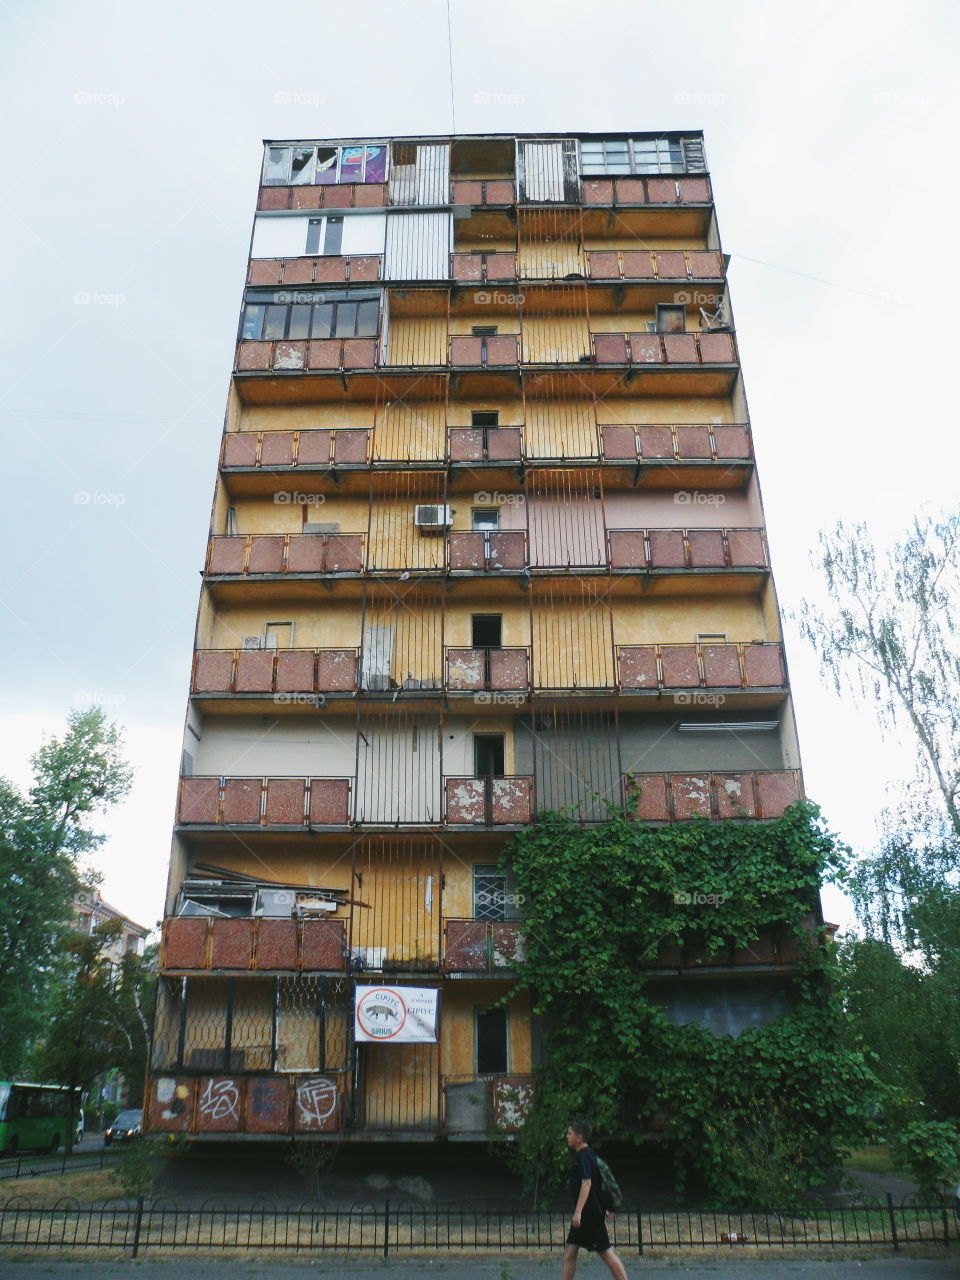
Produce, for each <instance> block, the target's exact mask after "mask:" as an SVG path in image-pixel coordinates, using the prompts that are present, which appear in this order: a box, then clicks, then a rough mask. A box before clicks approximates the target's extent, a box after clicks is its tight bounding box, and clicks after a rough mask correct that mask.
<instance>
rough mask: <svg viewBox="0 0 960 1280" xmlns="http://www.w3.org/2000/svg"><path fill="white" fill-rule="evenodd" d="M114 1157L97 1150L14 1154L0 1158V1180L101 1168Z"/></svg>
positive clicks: (111, 1152) (103, 1150)
mask: <svg viewBox="0 0 960 1280" xmlns="http://www.w3.org/2000/svg"><path fill="white" fill-rule="evenodd" d="M114 1159H116V1153H115V1152H113V1151H107V1150H106V1149H104V1148H101V1149H100V1150H99V1151H79V1152H78V1151H77V1149H76V1148H74V1151H73V1154H72V1155H69V1156H68V1155H67V1154H66V1152H64V1153H63V1154H62V1155H58V1156H45V1155H26V1154H25V1155H16V1156H7V1157H4V1158H3V1159H0V1182H3V1181H5V1180H6V1179H9V1178H33V1177H36V1176H38V1175H40V1174H44V1173H67V1172H69V1173H79V1172H80V1171H81V1170H82V1169H103V1168H105V1167H106V1166H107V1165H109V1164H110V1162H111V1161H112V1160H114Z"/></svg>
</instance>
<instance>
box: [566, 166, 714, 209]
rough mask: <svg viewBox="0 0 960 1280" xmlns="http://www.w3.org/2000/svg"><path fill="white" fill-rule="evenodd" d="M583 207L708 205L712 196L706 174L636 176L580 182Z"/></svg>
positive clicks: (589, 179)
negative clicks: (595, 205) (599, 205)
mask: <svg viewBox="0 0 960 1280" xmlns="http://www.w3.org/2000/svg"><path fill="white" fill-rule="evenodd" d="M581 200H582V202H583V203H584V204H587V205H590V204H601V205H647V204H681V205H682V204H711V203H712V202H713V192H712V190H711V187H710V179H709V177H708V176H707V175H706V174H698V175H696V176H693V175H686V174H677V175H676V176H675V177H674V176H667V175H663V174H642V175H641V174H638V175H636V176H634V177H629V178H628V177H623V178H600V177H597V178H593V177H591V178H583V179H582V180H581Z"/></svg>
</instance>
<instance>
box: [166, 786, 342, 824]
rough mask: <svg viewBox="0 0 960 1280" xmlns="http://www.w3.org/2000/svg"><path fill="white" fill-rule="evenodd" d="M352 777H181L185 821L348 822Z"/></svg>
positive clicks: (180, 802)
mask: <svg viewBox="0 0 960 1280" xmlns="http://www.w3.org/2000/svg"><path fill="white" fill-rule="evenodd" d="M352 786H353V779H352V778H343V777H340V778H226V777H219V778H213V777H204V776H201V777H184V778H181V779H180V794H179V797H178V802H177V821H178V823H180V824H181V825H185V826H186V825H204V826H206V825H215V826H233V825H236V826H254V827H274V826H279V827H313V826H345V825H346V824H347V823H349V821H350V816H351V814H350V797H351V790H352Z"/></svg>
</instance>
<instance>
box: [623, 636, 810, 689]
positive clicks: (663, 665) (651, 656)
mask: <svg viewBox="0 0 960 1280" xmlns="http://www.w3.org/2000/svg"><path fill="white" fill-rule="evenodd" d="M617 673H618V674H617V683H618V687H619V689H620V690H621V691H630V690H634V689H636V690H640V689H655V690H665V689H678V690H679V689H758V688H766V689H779V688H783V687H785V686H786V672H785V669H784V663H783V646H782V645H780V644H776V643H773V644H768V643H760V642H758V643H754V644H644V645H617Z"/></svg>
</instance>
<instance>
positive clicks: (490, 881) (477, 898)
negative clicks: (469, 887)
mask: <svg viewBox="0 0 960 1280" xmlns="http://www.w3.org/2000/svg"><path fill="white" fill-rule="evenodd" d="M506 901H507V873H506V872H505V871H501V869H500V868H499V867H498V866H497V864H496V863H486V862H481V863H477V864H476V866H475V867H474V868H473V915H474V919H476V920H505V919H506Z"/></svg>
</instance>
